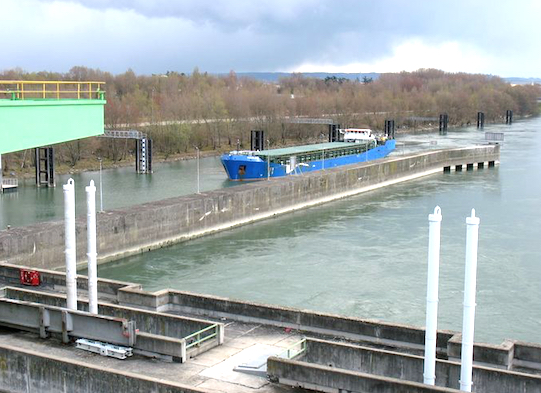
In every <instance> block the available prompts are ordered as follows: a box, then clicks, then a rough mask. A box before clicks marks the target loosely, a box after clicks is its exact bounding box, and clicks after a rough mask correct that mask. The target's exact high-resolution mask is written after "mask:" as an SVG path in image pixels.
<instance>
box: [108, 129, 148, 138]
mask: <svg viewBox="0 0 541 393" xmlns="http://www.w3.org/2000/svg"><path fill="white" fill-rule="evenodd" d="M98 136H99V137H101V138H117V139H142V138H146V137H147V134H145V133H144V132H141V131H137V130H128V131H118V130H105V132H104V133H103V135H98Z"/></svg>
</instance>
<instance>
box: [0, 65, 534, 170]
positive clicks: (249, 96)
mask: <svg viewBox="0 0 541 393" xmlns="http://www.w3.org/2000/svg"><path fill="white" fill-rule="evenodd" d="M0 79H4V80H74V81H104V82H106V99H107V105H106V107H105V122H106V128H107V129H137V130H139V131H142V132H145V133H147V134H148V136H149V137H150V138H152V140H153V148H154V153H155V155H156V156H157V157H158V158H161V159H170V158H173V157H179V156H183V155H190V154H193V150H194V147H195V146H197V147H199V148H200V149H201V150H203V151H208V152H215V153H218V152H220V151H225V150H230V149H234V148H236V147H237V146H240V147H241V148H249V143H250V140H249V138H250V130H252V129H261V130H265V132H266V135H265V138H266V139H268V142H269V143H270V145H271V146H279V145H286V144H299V143H306V142H307V141H315V140H318V139H319V140H324V139H326V138H327V126H325V125H306V124H291V123H288V122H287V119H291V118H295V117H309V118H321V117H327V118H332V119H333V120H334V121H335V122H336V123H338V124H340V125H342V126H343V127H344V126H348V127H369V128H372V129H373V130H375V131H381V130H382V129H383V123H384V120H385V119H395V122H396V125H397V126H398V127H400V128H401V129H407V130H410V129H412V128H429V127H437V124H435V123H437V122H434V121H433V120H430V119H426V118H434V117H437V116H438V115H439V114H440V113H447V114H448V115H449V125H450V126H460V125H466V124H470V123H473V122H474V121H475V119H476V115H477V112H478V111H482V112H484V113H485V121H486V122H487V123H490V122H501V121H503V119H504V117H505V112H506V110H508V109H511V110H513V112H514V115H515V117H523V116H532V115H536V114H538V112H539V104H538V102H537V99H538V98H539V97H541V87H540V86H539V85H536V86H530V85H522V86H511V85H510V84H508V83H506V82H504V81H503V80H502V79H501V78H499V77H494V76H487V75H472V74H465V73H446V72H443V71H439V70H433V69H427V70H419V71H416V72H401V73H396V74H381V76H380V77H379V78H378V79H376V80H372V79H370V78H365V79H364V80H348V79H345V78H332V77H328V78H326V79H316V78H307V77H303V76H302V75H297V74H293V75H292V76H291V77H288V78H282V79H280V80H279V82H278V83H268V82H261V81H257V80H254V79H250V78H239V77H237V76H236V74H235V73H234V72H230V73H229V74H228V75H224V76H216V75H210V74H207V73H203V72H200V71H199V70H197V69H195V70H194V71H193V72H192V73H191V74H189V75H186V74H183V73H177V72H167V73H166V74H163V75H152V76H147V75H136V74H135V73H134V72H133V71H131V70H128V71H126V72H125V73H123V74H119V75H112V74H110V73H108V72H103V71H100V70H95V69H90V68H86V67H73V68H72V69H71V70H70V71H69V72H67V73H63V74H61V73H54V72H38V73H27V72H24V71H22V70H9V71H4V72H2V73H0ZM421 117H422V118H425V120H419V118H421ZM413 118H415V119H413ZM133 150H134V142H133V141H129V140H116V139H107V138H88V139H85V140H80V141H74V142H68V143H63V144H60V145H58V146H57V149H56V157H57V160H58V161H59V165H65V166H66V167H67V168H75V169H77V168H81V167H89V166H94V163H95V164H96V165H97V157H102V158H103V159H104V160H105V161H104V162H106V163H107V164H108V165H117V164H119V163H120V164H121V163H123V162H130V161H133ZM32 156H33V154H30V152H18V153H12V154H9V155H5V156H4V160H5V165H4V168H5V170H6V171H16V172H19V171H20V169H21V167H22V168H25V167H28V166H29V165H30V164H31V157H32Z"/></svg>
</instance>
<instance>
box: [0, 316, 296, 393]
mask: <svg viewBox="0 0 541 393" xmlns="http://www.w3.org/2000/svg"><path fill="white" fill-rule="evenodd" d="M227 323H228V329H227V332H226V343H225V344H224V345H222V346H219V347H215V348H213V349H212V350H210V351H208V352H206V353H204V354H200V355H198V356H197V357H196V358H194V359H191V360H190V361H189V362H187V363H170V362H162V361H156V360H149V359H147V358H143V357H140V356H136V355H134V356H133V357H130V358H128V359H126V360H118V359H114V358H110V357H104V356H100V355H98V354H95V353H90V352H87V351H82V350H78V349H76V348H75V347H74V346H73V345H64V344H61V343H60V342H58V341H55V340H52V339H50V340H40V339H39V338H38V337H37V336H36V335H33V334H31V333H21V332H14V331H10V330H4V329H2V328H0V391H9V392H17V393H19V392H26V393H34V392H36V393H37V392H40V393H59V392H62V393H73V392H83V393H86V392H88V393H102V392H103V393H105V392H107V393H109V392H110V393H123V392H141V393H147V392H153V393H162V392H164V393H165V392H167V393H178V392H186V393H191V392H205V393H285V392H293V391H297V390H292V389H290V388H288V387H284V386H280V385H276V384H271V383H269V381H267V379H266V378H261V377H256V376H253V375H247V374H243V373H238V372H236V371H234V370H233V366H232V364H234V365H235V366H236V365H238V361H237V362H233V363H231V362H232V360H231V359H233V358H240V359H239V361H242V360H241V359H242V356H240V355H242V353H243V352H244V351H246V350H249V349H250V348H253V347H254V346H255V345H258V343H265V345H266V346H272V347H275V348H276V351H277V352H281V351H283V350H284V349H285V348H287V347H288V346H289V345H291V344H292V342H295V341H298V340H299V336H297V335H295V334H293V333H286V332H284V331H283V330H274V331H272V330H268V329H266V328H264V327H260V326H258V325H245V324H241V323H235V322H231V321H228V322H227ZM228 361H229V365H230V366H231V367H223V366H220V365H225V363H226V362H228ZM83 379H84V380H83ZM77 384H80V386H78V385H77Z"/></svg>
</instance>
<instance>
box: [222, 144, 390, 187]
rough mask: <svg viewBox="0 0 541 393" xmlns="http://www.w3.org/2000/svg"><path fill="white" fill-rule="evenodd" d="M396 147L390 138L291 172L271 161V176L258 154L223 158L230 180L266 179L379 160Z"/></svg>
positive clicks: (302, 165)
mask: <svg viewBox="0 0 541 393" xmlns="http://www.w3.org/2000/svg"><path fill="white" fill-rule="evenodd" d="M394 149H395V140H394V139H390V140H388V141H386V142H385V144H384V145H380V146H376V147H375V148H373V149H370V150H368V151H367V152H364V153H360V154H354V155H349V156H341V157H336V158H329V159H325V160H317V161H311V162H307V163H303V164H300V165H299V164H298V165H297V168H296V169H295V170H294V171H293V172H291V173H286V166H285V165H281V164H275V163H271V164H270V176H269V175H268V174H267V168H268V164H267V161H265V160H263V159H262V158H261V157H258V156H248V155H241V154H239V155H236V154H224V155H222V157H221V160H222V165H223V166H224V169H225V171H226V173H227V176H228V177H229V179H230V180H264V179H267V177H282V176H288V175H295V174H297V175H298V174H302V173H307V172H312V171H319V170H321V169H329V168H335V167H338V166H343V165H350V164H357V163H360V162H365V161H372V160H377V159H378V158H383V157H386V156H388V155H389V154H390V153H391V152H392V151H393V150H394Z"/></svg>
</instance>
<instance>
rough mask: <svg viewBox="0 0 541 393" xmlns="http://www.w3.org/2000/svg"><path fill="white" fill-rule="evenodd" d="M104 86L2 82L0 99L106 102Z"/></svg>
mask: <svg viewBox="0 0 541 393" xmlns="http://www.w3.org/2000/svg"><path fill="white" fill-rule="evenodd" d="M103 85H105V82H79V81H8V80H0V98H9V99H12V100H25V99H26V100H28V99H31V100H35V99H56V100H60V99H76V100H82V99H87V100H92V99H94V100H104V99H105V91H103V90H102V87H103ZM2 96H4V97H2Z"/></svg>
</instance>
